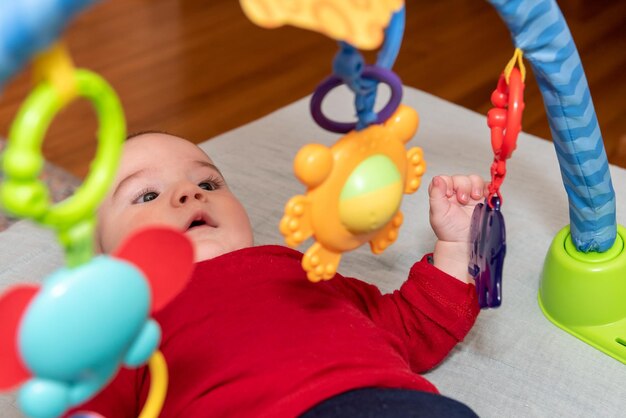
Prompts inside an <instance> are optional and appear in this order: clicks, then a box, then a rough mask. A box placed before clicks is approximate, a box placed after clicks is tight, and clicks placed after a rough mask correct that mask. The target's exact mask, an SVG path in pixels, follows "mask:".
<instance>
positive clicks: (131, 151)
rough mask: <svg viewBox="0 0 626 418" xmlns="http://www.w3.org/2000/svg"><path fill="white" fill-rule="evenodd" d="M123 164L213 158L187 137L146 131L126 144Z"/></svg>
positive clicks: (210, 160) (208, 159)
mask: <svg viewBox="0 0 626 418" xmlns="http://www.w3.org/2000/svg"><path fill="white" fill-rule="evenodd" d="M123 152H124V154H123V156H122V163H123V164H131V165H132V163H135V164H142V163H144V164H152V163H155V159H158V160H163V161H167V160H170V159H180V158H182V159H188V160H190V161H195V160H205V161H207V162H209V163H211V164H213V160H212V159H211V158H210V157H209V156H208V155H207V154H206V153H205V152H204V151H203V150H202V149H201V148H200V147H198V146H197V145H196V144H194V143H193V142H190V141H188V140H186V139H183V138H180V137H177V136H174V135H170V134H165V133H145V134H141V135H136V136H133V137H131V138H129V139H128V140H127V141H126V143H125V144H124V151H123Z"/></svg>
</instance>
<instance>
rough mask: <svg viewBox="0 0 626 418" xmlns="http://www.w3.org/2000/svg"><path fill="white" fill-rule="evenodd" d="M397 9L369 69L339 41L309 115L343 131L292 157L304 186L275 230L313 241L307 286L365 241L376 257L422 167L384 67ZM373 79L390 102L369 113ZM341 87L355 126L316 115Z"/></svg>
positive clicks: (400, 19)
mask: <svg viewBox="0 0 626 418" xmlns="http://www.w3.org/2000/svg"><path fill="white" fill-rule="evenodd" d="M404 17H405V16H404V8H402V9H401V10H400V11H398V12H397V13H396V14H394V16H393V17H392V19H391V23H390V24H389V27H388V28H387V30H386V42H385V45H383V48H382V50H381V52H380V53H379V56H378V60H377V63H376V65H371V66H370V65H365V64H364V61H363V57H362V56H361V55H360V54H359V53H358V51H357V50H356V48H354V47H353V46H352V45H350V44H348V43H346V42H340V44H339V45H340V51H339V53H338V54H337V56H336V57H335V61H334V65H333V69H334V74H333V75H331V76H330V77H328V78H327V79H326V80H324V81H323V82H322V83H321V84H320V85H319V86H318V88H317V89H316V91H315V93H314V94H313V97H312V99H311V115H312V116H313V119H314V120H315V121H316V122H317V123H318V124H319V125H320V126H321V127H322V128H325V129H327V130H329V131H332V132H337V133H347V134H346V135H345V136H344V137H342V138H340V139H339V140H338V141H337V142H336V143H335V144H334V145H332V146H331V147H327V146H325V145H321V144H309V145H306V146H304V147H303V148H302V149H301V150H300V151H299V152H298V154H297V155H296V158H295V161H294V170H295V174H296V177H297V178H298V179H299V180H300V181H301V182H302V183H303V184H304V185H305V186H306V187H307V193H306V194H305V195H298V196H295V197H292V198H291V199H290V200H289V202H288V203H287V205H286V207H285V215H284V216H283V218H282V220H281V222H280V231H281V233H282V234H283V235H284V236H285V240H286V242H287V244H288V245H290V246H293V247H295V246H298V245H300V244H301V243H302V242H303V241H304V240H306V239H308V238H309V237H311V236H313V237H314V239H315V241H316V242H315V243H314V244H313V245H312V246H311V247H310V248H309V249H308V250H307V251H306V253H305V254H304V257H303V259H302V267H303V268H304V270H305V271H306V272H307V277H308V278H309V280H311V281H313V282H318V281H320V280H328V279H330V278H332V277H333V276H334V275H335V272H336V271H337V266H338V265H339V261H340V259H341V254H342V253H343V252H345V251H350V250H353V249H355V248H357V247H359V246H361V245H363V244H364V243H366V242H369V243H370V247H371V250H372V252H373V253H375V254H379V253H382V252H383V251H384V250H385V249H386V248H387V247H389V245H391V244H392V243H393V242H394V241H395V240H396V239H397V238H398V230H399V228H400V226H401V225H402V221H403V216H402V212H400V210H399V209H400V204H401V202H402V195H403V194H404V193H407V194H408V193H414V192H415V191H416V190H417V189H418V188H419V186H420V184H421V177H422V176H423V174H424V172H425V170H426V163H425V161H424V158H423V152H422V150H421V149H420V148H417V147H415V148H411V149H410V150H408V151H407V150H406V149H405V147H404V145H405V144H406V143H407V142H408V141H409V140H411V138H412V137H413V136H414V135H415V132H416V131H417V128H418V124H419V118H418V115H417V112H416V111H415V110H413V109H411V108H409V107H407V106H402V105H400V102H401V99H402V82H401V81H400V79H399V78H398V76H396V75H395V74H394V73H393V72H392V71H391V70H390V68H391V66H392V65H393V62H394V61H395V58H396V56H397V53H398V50H399V47H400V43H401V40H402V33H403V31H404ZM379 82H383V83H385V84H387V85H388V86H389V88H390V90H391V98H390V99H389V102H388V103H387V104H386V105H385V106H384V107H383V109H382V110H381V111H380V112H378V113H376V112H374V110H373V109H374V103H375V99H376V89H377V86H378V83H379ZM342 84H345V85H347V86H348V87H349V88H350V89H351V90H352V91H353V92H354V93H355V96H356V97H355V108H356V113H357V118H358V121H357V122H351V123H347V122H337V121H334V120H332V119H330V118H328V117H327V116H326V115H324V113H323V112H322V102H323V99H324V97H325V96H326V95H327V94H328V93H329V92H330V91H331V90H332V89H334V88H335V87H337V86H339V85H342Z"/></svg>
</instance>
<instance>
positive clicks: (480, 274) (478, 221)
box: [468, 49, 525, 308]
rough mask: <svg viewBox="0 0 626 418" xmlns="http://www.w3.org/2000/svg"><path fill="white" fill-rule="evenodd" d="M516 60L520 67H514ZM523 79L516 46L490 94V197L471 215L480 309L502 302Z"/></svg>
mask: <svg viewBox="0 0 626 418" xmlns="http://www.w3.org/2000/svg"><path fill="white" fill-rule="evenodd" d="M516 61H517V63H518V64H519V66H520V69H518V68H516V67H514V66H513V65H514V64H515V62H516ZM520 70H521V71H520ZM524 78H525V70H524V66H523V63H522V52H521V50H519V49H516V50H515V54H514V55H513V58H512V59H511V61H510V62H509V64H508V65H507V67H506V68H505V71H504V72H503V73H502V75H501V76H500V79H499V80H498V85H497V87H496V90H494V92H493V93H492V95H491V102H492V104H493V105H494V106H495V107H494V108H493V109H491V110H490V111H489V113H488V114H487V125H488V126H489V128H490V129H491V147H492V149H493V154H494V159H493V163H492V165H491V183H490V184H489V196H488V197H487V198H486V199H485V203H479V204H478V205H476V208H475V209H474V213H473V214H472V223H471V230H470V242H471V243H472V247H471V255H470V264H469V267H468V270H469V273H470V274H471V275H472V276H473V277H474V279H475V280H476V291H477V292H478V303H479V305H480V307H481V308H496V307H498V306H500V305H501V304H502V269H503V266H504V257H505V255H506V230H505V224H504V216H503V215H502V212H501V206H502V196H501V194H500V186H502V183H503V182H504V177H505V176H506V160H507V159H509V158H510V157H511V155H512V154H513V151H514V150H515V148H516V146H517V136H518V135H519V133H520V131H521V129H522V113H523V112H524Z"/></svg>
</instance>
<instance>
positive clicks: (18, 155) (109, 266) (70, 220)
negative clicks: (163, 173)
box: [0, 44, 193, 418]
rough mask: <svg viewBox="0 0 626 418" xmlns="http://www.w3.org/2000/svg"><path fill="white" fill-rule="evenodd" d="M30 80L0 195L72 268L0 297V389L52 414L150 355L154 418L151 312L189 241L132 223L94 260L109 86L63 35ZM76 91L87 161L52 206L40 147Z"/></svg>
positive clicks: (185, 258)
mask: <svg viewBox="0 0 626 418" xmlns="http://www.w3.org/2000/svg"><path fill="white" fill-rule="evenodd" d="M34 73H35V75H36V79H37V82H38V83H37V86H36V87H35V88H34V90H33V92H32V93H31V94H30V95H29V97H28V98H27V99H26V101H25V102H24V104H23V105H22V107H21V108H20V111H19V113H18V115H17V116H16V118H15V121H14V122H13V124H12V126H11V130H10V133H9V141H8V143H7V148H6V151H5V152H4V154H3V155H2V159H1V161H0V162H1V164H2V166H1V169H2V171H3V172H4V174H5V176H6V178H5V180H4V181H3V182H2V184H0V204H1V205H2V208H3V209H4V210H6V211H7V212H9V213H11V214H12V215H14V216H17V217H22V218H26V219H30V220H32V221H35V222H38V223H40V224H42V225H44V226H46V227H49V228H51V229H53V230H54V231H55V232H56V234H57V237H58V239H59V242H60V243H61V245H62V247H63V250H64V252H65V259H66V264H67V266H66V267H65V268H62V269H60V270H58V271H56V272H54V273H53V274H51V275H50V276H48V277H47V278H45V280H44V282H43V284H42V285H40V286H39V285H35V286H34V285H19V286H16V287H13V288H11V289H9V290H7V291H5V292H4V293H3V294H2V295H0V318H2V321H0V342H1V343H0V390H9V389H12V388H15V387H19V393H18V404H19V407H20V409H21V410H22V411H23V412H24V413H25V414H26V415H27V416H29V417H32V418H54V417H57V416H60V415H62V414H63V413H65V412H66V411H67V410H68V409H69V408H72V407H74V406H76V405H78V404H80V403H83V402H85V401H86V400H88V399H90V398H91V397H92V396H94V395H95V394H96V393H98V392H99V391H100V390H102V389H103V388H104V387H105V386H106V384H107V383H108V382H109V381H110V380H111V379H113V378H114V377H115V375H116V373H117V372H118V370H119V369H120V367H121V366H122V365H124V366H126V367H139V366H141V365H143V364H145V363H146V362H148V365H149V368H150V372H151V384H150V393H149V395H148V399H147V401H146V404H145V406H144V409H143V411H142V413H141V415H140V417H141V418H156V417H157V416H158V415H159V413H160V411H161V407H162V405H163V401H164V399H165V394H166V391H167V366H166V364H165V360H164V358H163V356H162V354H161V353H160V351H158V346H159V344H160V340H161V330H160V327H159V325H158V324H157V323H156V321H154V320H153V319H152V318H151V316H150V314H151V312H154V311H155V310H157V309H159V308H161V307H163V306H164V305H165V304H166V303H167V302H168V301H169V300H171V299H172V298H173V297H174V296H175V295H176V294H177V293H178V292H179V291H180V290H181V289H182V288H183V287H184V286H185V283H186V282H187V280H188V278H189V276H190V274H191V271H192V269H193V247H192V245H191V243H190V242H189V240H188V239H187V238H186V237H185V236H184V235H183V234H182V233H180V232H178V231H174V230H170V229H163V228H152V229H147V230H142V231H140V232H137V233H136V234H135V235H133V236H132V237H130V239H129V240H127V241H126V242H125V243H124V244H123V245H122V246H121V247H120V248H119V249H118V250H117V251H116V252H115V253H114V254H113V255H112V256H105V255H101V256H98V257H95V258H93V247H94V245H93V241H94V227H95V223H96V209H97V207H98V205H99V203H100V201H101V200H102V198H103V197H104V196H105V194H106V192H107V191H108V189H109V187H110V184H111V182H112V181H113V178H114V176H115V171H116V168H117V164H118V161H119V157H120V154H121V149H122V144H123V141H124V131H125V122H124V114H123V111H122V108H121V105H120V102H119V99H118V98H117V95H116V94H115V91H114V90H113V89H112V88H111V87H110V86H109V85H108V84H107V83H106V81H105V80H103V79H102V78H101V77H99V76H98V75H97V74H94V73H92V72H90V71H87V70H82V69H76V68H74V66H73V64H72V62H71V59H70V57H69V54H68V53H67V51H66V50H65V48H64V47H63V46H62V45H61V44H57V45H54V46H53V47H52V48H51V49H50V50H49V51H46V52H44V53H42V54H41V55H40V56H39V57H38V58H37V60H36V62H35V71H34ZM77 97H83V98H85V99H87V100H89V101H90V102H91V103H92V104H93V105H94V108H95V110H96V113H97V116H98V122H99V130H98V149H97V151H96V156H95V159H94V161H93V163H92V165H91V171H90V172H89V174H88V176H87V178H86V179H85V181H84V182H83V184H82V185H81V186H80V187H79V188H78V190H77V191H76V193H75V194H74V195H73V196H71V197H69V198H67V199H65V200H64V201H62V202H59V203H56V204H53V203H52V202H51V201H50V194H49V192H48V189H47V188H46V185H45V184H44V183H43V182H42V181H41V180H40V179H39V174H40V171H41V169H42V167H43V162H44V158H43V155H42V154H41V145H42V142H43V139H44V136H45V133H46V131H47V129H48V126H49V125H50V123H51V121H52V119H53V118H54V116H55V115H56V114H57V113H58V112H59V111H60V110H61V109H62V108H63V107H64V106H66V105H67V104H68V103H69V102H70V101H72V100H74V99H75V98H77Z"/></svg>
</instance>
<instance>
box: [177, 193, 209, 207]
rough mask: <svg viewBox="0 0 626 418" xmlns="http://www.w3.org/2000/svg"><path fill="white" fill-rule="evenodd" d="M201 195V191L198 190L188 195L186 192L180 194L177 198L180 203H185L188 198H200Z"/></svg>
mask: <svg viewBox="0 0 626 418" xmlns="http://www.w3.org/2000/svg"><path fill="white" fill-rule="evenodd" d="M202 197H203V196H202V193H200V192H196V193H193V194H191V193H190V194H189V195H187V194H182V195H181V196H180V197H179V198H178V201H179V202H180V203H181V204H184V203H185V202H187V200H189V199H196V200H202Z"/></svg>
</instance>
